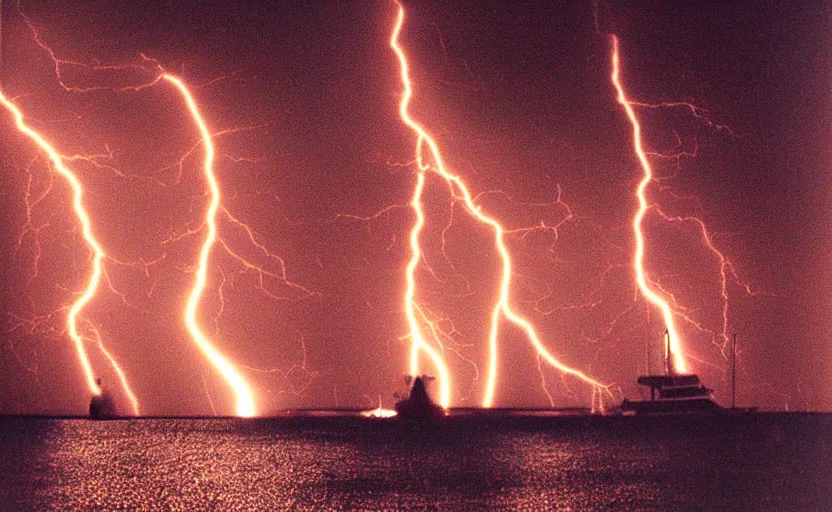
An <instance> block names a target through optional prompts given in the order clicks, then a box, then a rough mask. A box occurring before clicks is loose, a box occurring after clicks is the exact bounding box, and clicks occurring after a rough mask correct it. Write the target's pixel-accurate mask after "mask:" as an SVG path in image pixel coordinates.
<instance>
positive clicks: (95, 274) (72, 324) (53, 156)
mask: <svg viewBox="0 0 832 512" xmlns="http://www.w3.org/2000/svg"><path fill="white" fill-rule="evenodd" d="M0 103H2V104H3V106H4V107H5V108H6V109H7V110H8V111H9V112H11V114H12V116H14V119H15V125H16V126H17V129H18V130H19V131H20V132H21V133H23V134H25V135H26V136H27V137H29V138H30V139H31V140H32V141H33V142H34V143H35V144H36V145H37V146H38V147H39V148H40V149H41V150H42V151H43V152H44V153H46V154H47V155H48V157H49V160H50V161H51V162H52V165H53V166H54V168H55V170H56V171H57V172H58V173H59V174H60V175H61V176H63V178H64V179H66V181H67V182H68V183H69V185H70V187H71V188H72V196H73V197H72V206H73V209H74V210H75V215H76V217H77V218H78V220H79V222H80V223H81V228H82V232H83V235H84V240H85V241H86V243H87V246H89V248H90V252H91V255H92V272H91V274H90V279H89V282H88V283H87V286H86V288H85V289H84V291H83V293H82V294H81V296H80V297H79V298H78V299H77V300H76V301H75V302H74V303H73V304H72V306H71V307H70V308H69V313H68V314H67V316H66V326H67V331H68V332H69V337H70V338H72V341H73V343H74V344H75V349H76V351H77V352H78V359H79V360H80V361H81V366H82V367H83V369H84V376H85V377H86V381H87V386H89V389H90V391H91V392H92V394H93V395H96V396H100V395H101V394H102V392H103V391H102V389H101V388H100V387H99V386H98V384H97V383H96V380H95V375H94V373H93V371H92V366H91V364H90V360H89V357H88V355H87V351H86V348H85V347H84V337H83V336H82V334H81V333H80V332H79V329H78V323H79V315H80V313H81V310H82V309H84V306H86V305H87V303H89V301H90V300H92V298H93V297H94V296H95V293H96V291H97V290H98V285H99V283H100V282H101V274H102V272H103V269H102V265H103V261H104V259H105V258H106V254H105V253H104V250H103V249H102V248H101V245H100V244H99V243H98V240H96V238H95V235H94V234H93V231H92V222H91V221H90V217H89V215H88V214H87V211H86V209H85V208H84V204H83V201H82V199H83V188H82V186H81V182H80V181H79V180H78V178H77V177H76V176H75V175H74V174H73V173H72V171H71V170H69V168H67V167H66V166H65V165H64V162H63V158H62V157H61V155H60V154H59V153H58V152H57V151H56V150H55V148H54V147H52V145H51V144H49V143H48V142H47V141H46V139H44V138H43V136H42V135H40V134H39V133H38V132H36V131H35V130H33V129H32V128H31V127H29V126H28V125H27V124H26V123H25V122H24V120H23V113H22V112H21V111H20V109H18V108H17V106H16V105H15V104H14V103H12V102H11V101H9V99H8V98H6V96H5V95H4V94H3V92H2V91H0ZM93 333H94V336H95V339H96V340H97V342H98V346H99V348H100V349H101V351H102V352H103V353H104V355H105V356H106V357H107V359H108V360H109V361H110V364H112V365H113V368H114V369H115V371H116V374H117V375H118V378H119V380H120V381H121V385H122V387H123V388H124V391H125V393H126V394H127V396H128V397H129V399H130V402H131V404H132V406H133V413H134V414H136V415H138V414H139V401H138V400H137V399H136V395H134V394H133V391H132V390H131V389H130V385H129V384H128V382H127V377H126V376H125V374H124V371H123V370H122V369H121V367H120V366H119V365H118V363H117V362H116V360H115V359H114V358H113V357H112V355H111V354H110V353H109V352H108V351H107V350H106V349H105V348H104V345H103V343H102V341H101V337H100V335H99V333H98V332H97V331H96V330H95V328H94V327H93Z"/></svg>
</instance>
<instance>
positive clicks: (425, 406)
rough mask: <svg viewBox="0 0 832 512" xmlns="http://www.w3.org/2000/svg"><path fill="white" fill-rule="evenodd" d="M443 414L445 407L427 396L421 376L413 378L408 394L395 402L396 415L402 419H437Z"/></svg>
mask: <svg viewBox="0 0 832 512" xmlns="http://www.w3.org/2000/svg"><path fill="white" fill-rule="evenodd" d="M444 416H445V409H443V408H442V407H441V406H440V405H438V404H436V403H435V402H434V401H433V400H431V398H430V396H428V392H427V388H426V387H425V381H424V378H423V377H416V378H415V379H414V380H413V387H412V388H411V389H410V396H408V397H407V398H406V399H404V400H401V401H399V402H396V417H397V418H399V419H402V420H413V421H437V420H439V419H441V418H443V417H444Z"/></svg>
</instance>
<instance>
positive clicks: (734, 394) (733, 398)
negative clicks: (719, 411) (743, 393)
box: [731, 333, 737, 409]
mask: <svg viewBox="0 0 832 512" xmlns="http://www.w3.org/2000/svg"><path fill="white" fill-rule="evenodd" d="M736 408H737V333H734V343H733V344H732V348H731V409H736Z"/></svg>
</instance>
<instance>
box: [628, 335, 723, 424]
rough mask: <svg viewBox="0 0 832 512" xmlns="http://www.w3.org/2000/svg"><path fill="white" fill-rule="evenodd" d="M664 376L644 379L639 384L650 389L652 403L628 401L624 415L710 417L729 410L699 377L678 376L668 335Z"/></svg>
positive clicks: (690, 375)
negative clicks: (714, 396)
mask: <svg viewBox="0 0 832 512" xmlns="http://www.w3.org/2000/svg"><path fill="white" fill-rule="evenodd" d="M665 337H666V343H665V370H666V373H665V374H664V375H642V376H641V377H639V378H638V380H637V382H638V383H639V384H641V385H642V386H647V387H649V388H650V400H627V399H626V398H625V399H624V401H623V402H622V403H621V410H622V411H623V412H634V413H636V414H678V413H703V412H704V413H710V412H721V411H723V410H725V409H724V408H723V407H722V406H720V405H719V404H717V403H716V402H715V401H714V399H713V390H712V389H708V388H706V387H705V386H704V385H703V384H702V383H701V382H700V381H699V376H698V375H695V374H680V373H676V369H675V367H674V365H673V354H672V352H671V351H670V334H669V333H668V332H665Z"/></svg>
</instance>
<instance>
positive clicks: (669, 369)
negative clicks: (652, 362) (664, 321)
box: [664, 329, 676, 375]
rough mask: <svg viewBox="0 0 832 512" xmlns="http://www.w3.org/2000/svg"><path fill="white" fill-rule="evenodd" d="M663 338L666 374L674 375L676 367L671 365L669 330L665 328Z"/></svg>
mask: <svg viewBox="0 0 832 512" xmlns="http://www.w3.org/2000/svg"><path fill="white" fill-rule="evenodd" d="M664 340H665V344H664V356H665V361H664V365H665V369H666V370H667V374H668V375H675V374H676V368H674V367H673V352H671V351H670V331H668V330H667V329H665V330H664Z"/></svg>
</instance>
